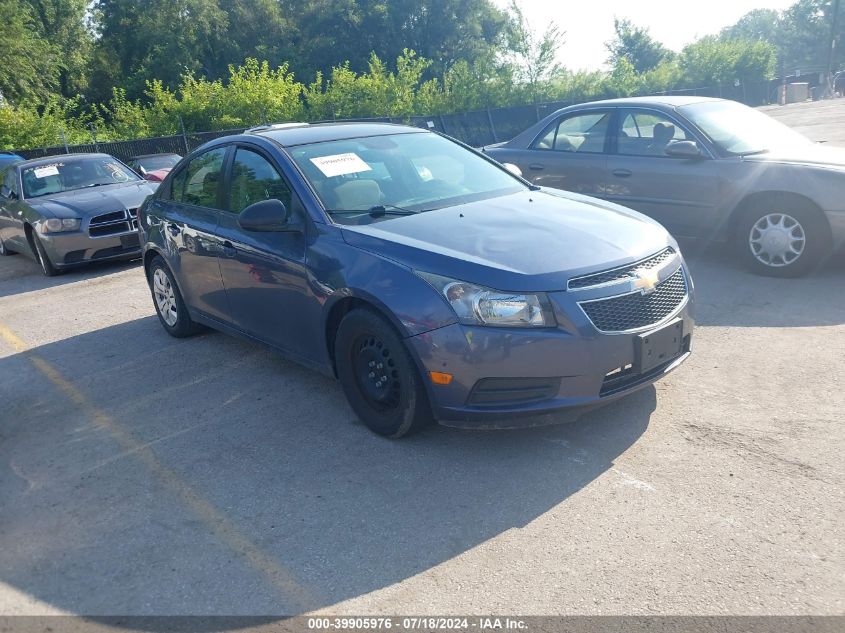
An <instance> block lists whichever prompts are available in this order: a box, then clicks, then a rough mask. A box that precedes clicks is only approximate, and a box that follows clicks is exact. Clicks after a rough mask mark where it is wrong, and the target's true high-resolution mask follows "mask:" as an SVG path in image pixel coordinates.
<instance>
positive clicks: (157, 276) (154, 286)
mask: <svg viewBox="0 0 845 633" xmlns="http://www.w3.org/2000/svg"><path fill="white" fill-rule="evenodd" d="M149 274H150V291H151V292H152V295H153V305H155V309H156V314H157V315H158V320H159V321H160V322H161V324H162V326H164V329H165V330H167V333H168V334H170V336H174V337H176V338H185V337H186V336H191V335H192V334H196V333H197V332H198V331H199V330H200V326H199V325H198V324H197V323H195V322H194V321H193V320H191V316H190V315H189V314H188V308H187V307H186V306H185V301H184V300H183V299H182V294H181V293H180V292H179V288H178V287H177V286H176V282H175V280H174V279H173V274H172V273H171V272H170V269H169V268H168V267H167V264H165V263H164V260H163V259H162V258H161V257H156V258H155V259H154V260H153V262H152V264H150V273H149Z"/></svg>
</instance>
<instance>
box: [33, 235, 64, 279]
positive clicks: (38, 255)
mask: <svg viewBox="0 0 845 633" xmlns="http://www.w3.org/2000/svg"><path fill="white" fill-rule="evenodd" d="M30 239H31V240H32V251H33V252H34V253H35V259H37V260H38V263H39V264H40V265H41V272H43V273H44V275H46V276H47V277H55V276H56V275H58V274H60V273H61V271H60V270H59V269H58V268H56V267H55V266H53V262H52V261H50V256H49V255H48V254H47V251H46V250H45V249H44V245H43V244H42V243H41V239H40V238H39V237H38V235H37V234H36V233H35V232H32V233H31V234H30Z"/></svg>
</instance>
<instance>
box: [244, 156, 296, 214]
mask: <svg viewBox="0 0 845 633" xmlns="http://www.w3.org/2000/svg"><path fill="white" fill-rule="evenodd" d="M263 200H280V201H281V202H283V203H284V205H285V206H286V207H287V208H288V209H290V208H291V206H290V204H291V191H290V187H288V185H287V183H286V182H285V181H284V179H283V178H282V176H281V175H280V174H279V172H278V171H277V170H276V168H275V167H274V166H273V165H272V163H270V161H268V160H267V159H266V158H264V157H263V156H262V155H261V154H259V153H257V152H253V151H251V150H248V149H244V148H240V147H239V148H238V150H237V152H236V153H235V160H234V162H233V163H232V184H231V187H230V191H229V210H230V211H232V212H234V213H240V212H241V211H243V210H244V209H246V208H247V207H248V206H249V205H251V204H255V203H256V202H262V201H263Z"/></svg>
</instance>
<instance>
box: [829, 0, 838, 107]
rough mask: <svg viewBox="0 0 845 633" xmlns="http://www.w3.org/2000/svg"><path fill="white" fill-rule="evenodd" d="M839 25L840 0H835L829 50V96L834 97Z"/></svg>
mask: <svg viewBox="0 0 845 633" xmlns="http://www.w3.org/2000/svg"><path fill="white" fill-rule="evenodd" d="M838 26H839V0H833V16H832V17H831V20H830V47H829V48H828V50H827V96H828V97H832V96H833V93H834V86H833V54H834V52H835V51H836V33H837V27H838Z"/></svg>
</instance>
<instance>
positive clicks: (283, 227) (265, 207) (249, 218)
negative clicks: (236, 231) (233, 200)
mask: <svg viewBox="0 0 845 633" xmlns="http://www.w3.org/2000/svg"><path fill="white" fill-rule="evenodd" d="M238 224H239V225H240V226H241V228H242V229H243V230H244V231H260V232H264V233H269V232H274V231H292V230H297V227H295V226H293V225H291V223H290V214H289V213H288V210H287V207H285V205H284V203H283V202H282V201H281V200H262V201H261V202H256V203H254V204H251V205H249V206H248V207H247V208H246V209H244V210H243V211H241V214H240V215H239V216H238Z"/></svg>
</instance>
